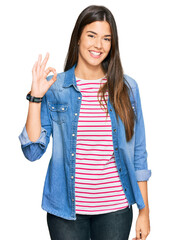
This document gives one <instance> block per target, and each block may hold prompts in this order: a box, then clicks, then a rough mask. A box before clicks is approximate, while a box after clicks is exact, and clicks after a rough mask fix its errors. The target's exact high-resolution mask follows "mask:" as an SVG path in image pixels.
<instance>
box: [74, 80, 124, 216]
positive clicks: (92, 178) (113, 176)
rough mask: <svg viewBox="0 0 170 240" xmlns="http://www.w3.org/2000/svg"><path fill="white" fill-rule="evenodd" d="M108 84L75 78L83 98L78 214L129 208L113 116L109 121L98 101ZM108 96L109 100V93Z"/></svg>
mask: <svg viewBox="0 0 170 240" xmlns="http://www.w3.org/2000/svg"><path fill="white" fill-rule="evenodd" d="M106 81H107V79H106V78H105V77H103V78H100V79H96V80H84V79H80V78H77V77H76V82H77V86H78V88H79V90H80V91H81V94H82V102H81V108H80V114H79V120H78V128H77V145H76V169H75V201H76V202H75V206H76V214H89V215H94V214H102V213H108V212H113V211H117V210H120V209H123V208H126V207H128V201H127V199H126V196H125V193H124V190H123V188H122V184H121V181H120V178H119V175H118V171H117V166H116V162H115V157H114V148H113V141H112V126H111V120H110V116H109V115H108V117H107V119H106V112H105V111H104V110H103V108H101V107H100V104H99V102H98V99H97V92H98V89H99V87H100V84H104V83H105V82H106ZM105 96H106V99H108V92H106V94H105ZM105 106H106V107H107V105H105Z"/></svg>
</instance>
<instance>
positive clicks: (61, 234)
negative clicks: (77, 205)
mask: <svg viewBox="0 0 170 240" xmlns="http://www.w3.org/2000/svg"><path fill="white" fill-rule="evenodd" d="M132 220H133V209H132V206H131V207H130V208H128V207H127V208H125V209H122V210H118V211H115V212H111V213H105V214H99V215H80V214H76V220H66V219H63V218H60V217H57V216H55V215H52V214H50V213H48V212H47V224H48V229H49V233H50V237H51V240H68V239H69V240H128V237H129V233H130V229H131V225H132Z"/></svg>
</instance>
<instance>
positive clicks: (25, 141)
mask: <svg viewBox="0 0 170 240" xmlns="http://www.w3.org/2000/svg"><path fill="white" fill-rule="evenodd" d="M46 135H47V130H46V129H45V128H43V127H41V134H40V137H39V139H38V140H37V141H36V142H32V141H30V139H29V137H28V134H27V130H26V126H24V128H23V130H22V132H21V134H20V135H19V136H18V138H19V140H20V143H21V145H22V147H26V146H28V145H30V144H32V143H39V145H40V146H41V147H42V148H45V146H46Z"/></svg>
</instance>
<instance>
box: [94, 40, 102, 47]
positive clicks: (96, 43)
mask: <svg viewBox="0 0 170 240" xmlns="http://www.w3.org/2000/svg"><path fill="white" fill-rule="evenodd" d="M94 46H95V47H96V48H99V49H100V48H102V41H101V39H100V38H96V39H95V43H94Z"/></svg>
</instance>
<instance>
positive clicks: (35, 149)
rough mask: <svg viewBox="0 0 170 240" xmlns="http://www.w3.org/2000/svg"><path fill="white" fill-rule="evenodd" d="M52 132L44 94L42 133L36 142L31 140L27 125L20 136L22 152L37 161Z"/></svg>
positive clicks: (43, 151) (31, 159)
mask: <svg viewBox="0 0 170 240" xmlns="http://www.w3.org/2000/svg"><path fill="white" fill-rule="evenodd" d="M51 132H52V127H51V121H50V119H49V113H48V107H47V100H46V95H44V97H43V99H42V102H41V134H40V137H39V139H38V140H37V141H36V142H32V141H30V139H29V137H28V134H27V131H26V126H24V128H23V130H22V132H21V134H20V135H19V136H18V137H19V140H20V143H21V149H22V152H23V154H24V156H25V157H26V158H27V159H28V160H30V161H35V160H38V159H40V158H41V157H42V155H43V154H44V153H45V151H46V149H47V146H48V144H49V141H50V135H51Z"/></svg>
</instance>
